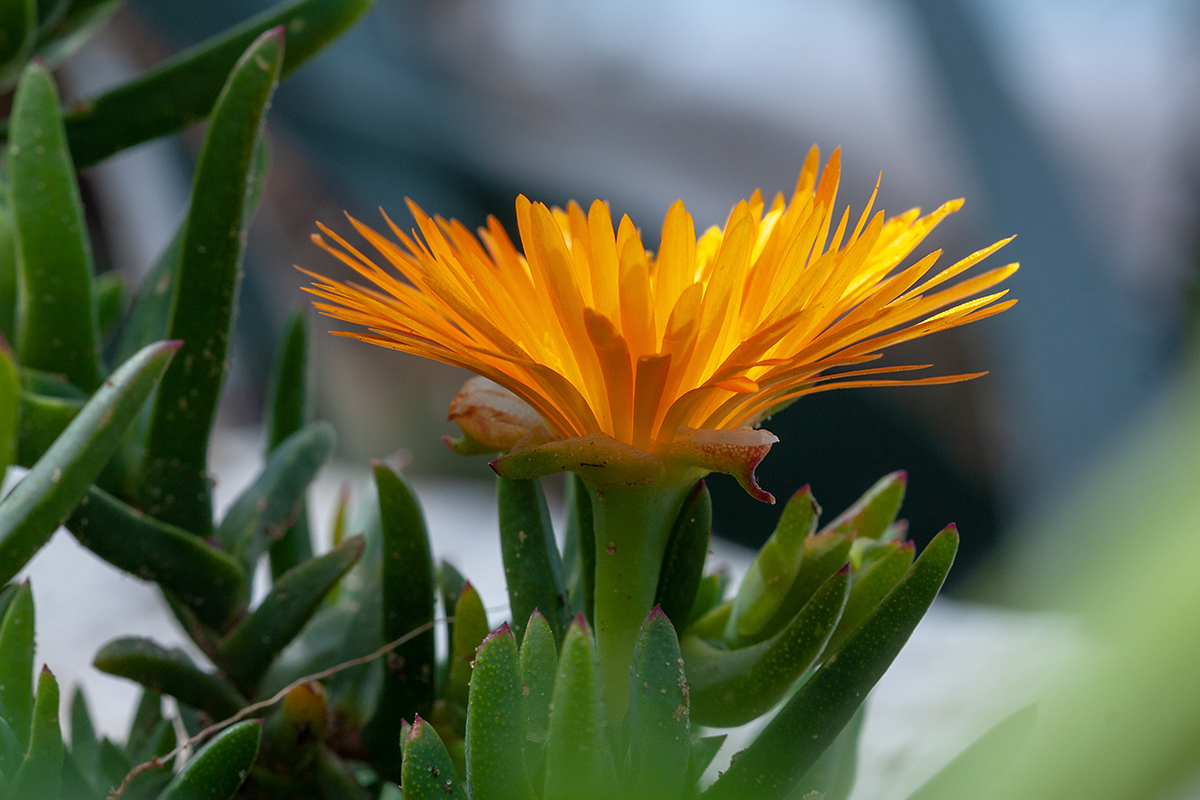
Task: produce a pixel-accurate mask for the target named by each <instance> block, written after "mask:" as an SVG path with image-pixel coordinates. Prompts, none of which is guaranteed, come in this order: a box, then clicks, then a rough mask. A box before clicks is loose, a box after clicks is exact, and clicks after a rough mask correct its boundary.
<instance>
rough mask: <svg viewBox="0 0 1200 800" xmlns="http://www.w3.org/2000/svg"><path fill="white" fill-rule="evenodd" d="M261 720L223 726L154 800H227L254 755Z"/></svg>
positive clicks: (258, 738)
mask: <svg viewBox="0 0 1200 800" xmlns="http://www.w3.org/2000/svg"><path fill="white" fill-rule="evenodd" d="M261 738H262V722H260V721H258V720H247V721H246V722H239V723H238V724H236V725H234V726H232V727H230V728H227V729H226V730H224V731H222V732H221V733H219V734H217V736H216V738H215V739H213V740H212V741H211V742H209V743H208V744H206V745H204V747H202V748H201V749H200V752H199V753H197V754H196V755H195V756H193V757H192V759H191V760H190V761H188V763H187V765H186V766H185V767H184V768H183V770H182V771H181V772H180V773H179V774H178V775H176V776H175V779H174V780H172V781H171V784H170V785H169V786H168V787H167V788H166V789H164V790H163V793H162V794H160V795H159V796H158V800H231V799H232V798H233V796H234V793H236V792H237V790H238V787H239V786H241V785H242V783H243V782H244V781H245V780H246V776H247V775H249V774H250V767H251V765H253V764H254V759H255V758H257V757H258V743H259V740H260V739H261Z"/></svg>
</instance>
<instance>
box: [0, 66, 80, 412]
mask: <svg viewBox="0 0 1200 800" xmlns="http://www.w3.org/2000/svg"><path fill="white" fill-rule="evenodd" d="M8 178H9V182H10V183H9V189H10V192H11V194H10V203H11V208H12V214H13V222H14V229H15V231H16V244H17V264H18V266H19V273H18V277H19V281H18V292H17V296H18V310H17V341H16V347H17V353H18V354H19V356H20V359H21V363H22V364H24V365H26V366H29V367H34V368H35V369H43V370H47V371H49V372H60V373H62V374H64V375H66V376H67V378H68V379H69V380H70V381H71V382H72V383H74V384H75V385H76V386H78V387H79V388H81V389H84V390H87V391H91V390H93V389H95V388H96V387H97V386H99V385H100V382H101V381H102V380H103V375H102V374H101V372H100V362H99V360H98V358H97V353H98V349H97V345H98V339H99V334H98V328H97V322H96V299H95V297H94V294H93V286H92V252H91V245H90V243H89V241H88V234H87V226H86V224H85V222H84V216H83V206H82V204H81V202H80V199H79V186H78V184H77V183H76V180H75V169H74V167H73V166H72V164H71V154H70V152H69V151H68V149H67V139H66V133H65V132H64V130H63V123H62V117H61V114H60V111H59V101H58V91H57V89H55V86H54V80H53V78H51V76H50V73H49V71H48V70H47V69H46V68H45V67H44V66H43V65H41V64H37V63H33V64H30V65H29V66H27V67H26V68H25V71H24V72H23V73H22V75H21V80H20V83H19V84H18V85H17V92H16V95H14V97H13V111H12V117H11V127H10V130H9V141H8Z"/></svg>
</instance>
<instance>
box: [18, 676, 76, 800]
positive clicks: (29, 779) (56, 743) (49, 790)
mask: <svg viewBox="0 0 1200 800" xmlns="http://www.w3.org/2000/svg"><path fill="white" fill-rule="evenodd" d="M63 753H64V750H63V740H62V731H61V730H59V727H58V681H56V680H55V679H54V675H53V674H51V672H50V670H49V669H47V668H46V667H42V674H41V677H40V678H39V679H38V686H37V699H36V701H35V703H34V707H33V728H32V730H31V731H30V735H29V749H28V750H27V751H26V753H25V761H24V762H23V763H22V764H21V767H20V769H18V770H17V774H16V775H15V776H14V777H13V780H12V783H11V784H9V787H8V796H9V797H11V798H20V800H58V791H59V786H60V784H61V782H62V763H63Z"/></svg>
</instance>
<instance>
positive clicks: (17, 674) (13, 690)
mask: <svg viewBox="0 0 1200 800" xmlns="http://www.w3.org/2000/svg"><path fill="white" fill-rule="evenodd" d="M34 630H35V615H34V610H33V590H32V589H30V587H29V581H26V582H25V583H22V584H21V585H20V586H19V587H17V591H16V594H14V595H13V598H12V600H11V601H10V602H9V604H8V609H7V610H6V611H5V612H4V620H3V621H2V622H0V711H3V715H4V719H5V720H6V721H7V722H8V725H9V727H10V728H11V729H12V732H13V733H14V734H15V735H16V737H17V742H18V744H19V745H20V749H21V750H22V751H24V750H25V748H26V747H27V746H28V745H29V728H30V725H31V724H32V719H33V717H32V715H33V648H34Z"/></svg>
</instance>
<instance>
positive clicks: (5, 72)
mask: <svg viewBox="0 0 1200 800" xmlns="http://www.w3.org/2000/svg"><path fill="white" fill-rule="evenodd" d="M37 23H38V13H37V0H9V2H6V3H3V4H0V80H2V81H3V82H7V81H8V80H9V79H10V78H11V77H12V74H13V72H14V70H16V69H20V66H21V64H23V63H24V62H25V59H26V57H28V55H29V52H30V51H31V50H32V49H33V43H34V42H35V41H36V40H37V28H38V25H37Z"/></svg>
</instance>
